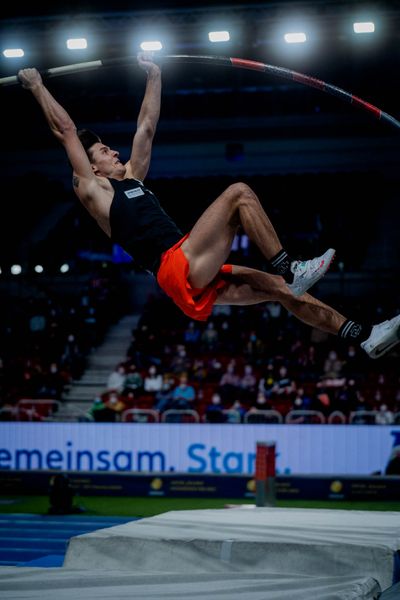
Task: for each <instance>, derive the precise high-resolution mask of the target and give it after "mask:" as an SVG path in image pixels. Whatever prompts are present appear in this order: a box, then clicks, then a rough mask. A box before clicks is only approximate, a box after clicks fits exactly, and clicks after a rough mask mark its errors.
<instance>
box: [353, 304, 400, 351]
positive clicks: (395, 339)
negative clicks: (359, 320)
mask: <svg viewBox="0 0 400 600" xmlns="http://www.w3.org/2000/svg"><path fill="white" fill-rule="evenodd" d="M399 342H400V315H397V317H393V319H390V320H389V321H383V323H378V324H377V325H374V326H373V328H372V331H371V334H370V336H369V338H368V339H366V340H365V342H362V343H361V344H360V345H361V348H362V349H363V350H365V352H366V353H367V354H368V355H369V356H370V357H371V358H379V357H380V356H383V355H384V354H386V353H387V352H389V350H391V349H392V348H394V346H396V344H398V343H399Z"/></svg>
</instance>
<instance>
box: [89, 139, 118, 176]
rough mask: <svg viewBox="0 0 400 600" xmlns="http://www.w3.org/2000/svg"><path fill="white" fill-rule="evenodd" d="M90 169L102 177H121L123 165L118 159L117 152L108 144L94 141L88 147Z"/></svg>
mask: <svg viewBox="0 0 400 600" xmlns="http://www.w3.org/2000/svg"><path fill="white" fill-rule="evenodd" d="M90 154H91V164H92V169H93V171H94V172H95V174H96V175H100V176H103V177H122V176H123V175H124V174H125V170H126V169H125V165H124V164H123V163H122V162H121V161H120V160H119V152H117V150H111V148H110V147H109V146H106V145H105V144H102V143H100V142H99V143H96V144H94V145H93V146H92V147H91V148H90Z"/></svg>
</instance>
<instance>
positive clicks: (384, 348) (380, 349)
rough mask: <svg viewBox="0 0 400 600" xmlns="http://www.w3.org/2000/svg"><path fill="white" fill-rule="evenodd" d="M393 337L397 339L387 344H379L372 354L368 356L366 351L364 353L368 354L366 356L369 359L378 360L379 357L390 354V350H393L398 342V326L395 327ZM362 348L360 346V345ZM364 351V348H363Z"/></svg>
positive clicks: (399, 328) (399, 337) (399, 331)
mask: <svg viewBox="0 0 400 600" xmlns="http://www.w3.org/2000/svg"><path fill="white" fill-rule="evenodd" d="M394 335H395V336H396V338H397V339H395V340H393V341H391V342H389V343H387V342H386V343H385V342H382V343H381V344H379V346H377V347H376V348H375V349H374V353H373V354H370V353H369V352H368V350H366V352H367V353H368V355H369V356H370V357H371V358H380V357H381V356H384V355H385V354H387V353H388V352H390V350H392V348H394V347H395V346H397V344H398V343H399V342H400V324H399V325H398V326H397V329H396V331H395V332H394ZM361 346H362V344H361ZM364 350H365V348H364Z"/></svg>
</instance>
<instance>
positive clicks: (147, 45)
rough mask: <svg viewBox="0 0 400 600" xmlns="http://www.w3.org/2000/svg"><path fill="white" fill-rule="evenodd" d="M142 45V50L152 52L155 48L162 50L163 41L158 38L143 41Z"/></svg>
mask: <svg viewBox="0 0 400 600" xmlns="http://www.w3.org/2000/svg"><path fill="white" fill-rule="evenodd" d="M140 47H141V49H142V50H144V51H145V52H152V51H153V50H161V49H162V43H161V42H159V41H158V40H154V41H152V42H150V41H149V42H142V43H141V44H140Z"/></svg>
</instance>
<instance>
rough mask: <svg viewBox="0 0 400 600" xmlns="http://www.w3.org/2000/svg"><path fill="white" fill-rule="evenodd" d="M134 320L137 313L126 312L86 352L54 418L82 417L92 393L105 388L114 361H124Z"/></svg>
mask: <svg viewBox="0 0 400 600" xmlns="http://www.w3.org/2000/svg"><path fill="white" fill-rule="evenodd" d="M138 320H139V316H138V315H126V316H124V317H123V318H122V319H121V320H120V321H119V322H118V323H117V324H116V325H113V326H112V327H111V328H110V329H109V330H108V332H107V334H106V336H105V338H104V341H103V343H102V344H101V345H100V346H98V348H96V349H95V350H94V352H93V353H92V354H91V355H90V357H89V359H88V365H87V368H86V370H85V372H84V373H83V375H82V377H81V378H80V379H79V380H78V381H73V382H72V384H71V386H70V388H69V390H68V391H67V392H65V393H64V395H63V398H62V400H63V403H62V406H61V408H60V410H59V411H58V413H57V420H59V419H60V420H68V418H69V417H71V419H72V420H76V417H77V415H80V414H81V415H82V416H83V415H84V414H86V413H87V411H88V410H89V408H90V407H91V406H92V403H93V401H94V399H95V398H96V396H100V395H101V394H102V393H103V392H104V391H105V389H106V385H107V379H108V376H109V375H110V373H111V372H112V371H113V370H114V369H115V367H116V366H117V365H118V363H120V362H124V361H125V360H126V356H127V354H126V353H127V350H128V348H129V344H130V342H131V338H132V330H133V329H135V328H136V325H137V322H138Z"/></svg>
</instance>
